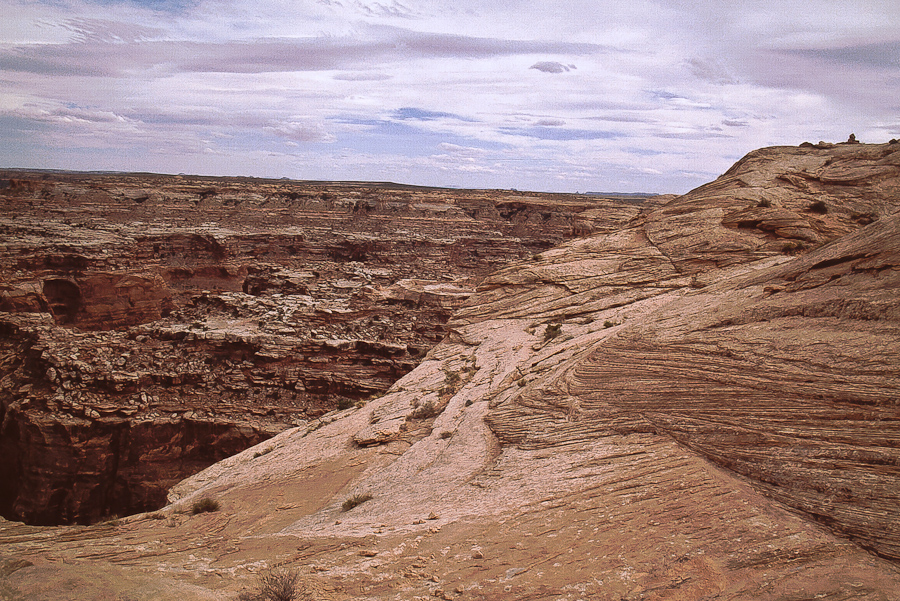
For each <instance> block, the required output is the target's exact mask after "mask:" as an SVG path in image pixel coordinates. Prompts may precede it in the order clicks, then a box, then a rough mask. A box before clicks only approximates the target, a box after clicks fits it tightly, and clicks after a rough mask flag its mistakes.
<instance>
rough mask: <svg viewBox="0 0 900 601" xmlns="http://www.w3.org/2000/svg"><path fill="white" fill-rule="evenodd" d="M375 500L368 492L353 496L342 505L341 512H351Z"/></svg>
mask: <svg viewBox="0 0 900 601" xmlns="http://www.w3.org/2000/svg"><path fill="white" fill-rule="evenodd" d="M374 498H375V497H373V496H372V495H370V494H369V493H367V492H366V493H362V494H357V495H353V496H352V497H350V498H348V499H347V500H346V501H344V503H343V504H342V505H341V511H350V510H351V509H353V508H354V507H356V506H357V505H362V504H363V503H365V502H366V501H371V500H372V499H374Z"/></svg>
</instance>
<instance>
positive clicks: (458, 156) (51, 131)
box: [0, 0, 900, 192]
mask: <svg viewBox="0 0 900 601" xmlns="http://www.w3.org/2000/svg"><path fill="white" fill-rule="evenodd" d="M851 132H854V133H855V134H856V136H857V138H859V139H860V140H862V141H864V142H886V141H887V140H889V139H891V138H900V2H897V1H896V0H869V1H865V0H841V1H816V0H778V1H774V0H773V1H752V0H750V1H744V0H740V1H738V2H721V1H719V0H716V1H705V0H697V1H688V0H627V1H623V0H615V1H608V0H567V1H566V2H558V1H556V0H532V1H530V2H527V1H518V0H491V1H481V0H456V1H454V2H446V1H443V0H403V1H402V2H395V1H392V0H382V1H381V2H370V1H368V0H95V1H88V0H44V1H34V0H31V1H29V0H0V167H36V168H60V169H77V170H124V171H154V172H162V173H182V172H183V173H195V174H211V175H254V176H262V177H290V178H297V179H338V180H378V181H396V182H402V183H411V184H423V185H439V186H458V187H467V188H517V189H521V190H546V191H570V192H575V191H582V192H584V191H625V192H631V191H645V192H686V191H687V190H689V189H691V188H693V187H695V186H697V185H700V184H702V183H704V182H706V181H709V180H711V179H714V178H715V177H716V176H718V175H719V174H721V173H722V172H723V171H724V170H726V169H727V168H728V167H729V166H730V165H731V164H732V163H733V162H734V161H735V160H737V159H738V158H740V157H741V156H743V155H744V154H745V153H747V152H748V151H750V150H753V149H754V148H758V147H761V146H769V145H777V144H787V145H796V144H799V143H800V142H803V141H807V140H808V141H811V142H817V141H819V140H828V141H843V140H846V139H847V136H848V135H849V134H850V133H851Z"/></svg>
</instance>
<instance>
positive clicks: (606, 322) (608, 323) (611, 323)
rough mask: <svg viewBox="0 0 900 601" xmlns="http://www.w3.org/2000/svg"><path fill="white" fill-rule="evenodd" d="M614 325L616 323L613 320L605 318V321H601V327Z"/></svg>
mask: <svg viewBox="0 0 900 601" xmlns="http://www.w3.org/2000/svg"><path fill="white" fill-rule="evenodd" d="M614 325H616V324H614V323H613V322H611V321H610V320H608V319H607V320H606V321H604V322H603V327H604V328H611V327H613V326H614Z"/></svg>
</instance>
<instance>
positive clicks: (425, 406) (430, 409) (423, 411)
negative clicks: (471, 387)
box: [409, 387, 452, 419]
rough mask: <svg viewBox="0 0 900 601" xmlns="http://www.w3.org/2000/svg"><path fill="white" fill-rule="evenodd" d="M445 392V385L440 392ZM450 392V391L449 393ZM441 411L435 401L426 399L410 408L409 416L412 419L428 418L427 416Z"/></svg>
mask: <svg viewBox="0 0 900 601" xmlns="http://www.w3.org/2000/svg"><path fill="white" fill-rule="evenodd" d="M445 392H446V387H445V388H442V389H441V393H442V394H443V393H445ZM450 394H452V392H451V393H450ZM440 412H441V409H440V407H438V405H437V403H435V402H434V401H428V402H425V403H422V404H421V405H419V406H417V407H416V408H415V409H413V410H412V413H410V414H409V416H410V417H411V418H412V419H428V418H429V417H434V416H436V415H437V414H439V413H440Z"/></svg>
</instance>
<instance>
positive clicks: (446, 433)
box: [441, 430, 453, 440]
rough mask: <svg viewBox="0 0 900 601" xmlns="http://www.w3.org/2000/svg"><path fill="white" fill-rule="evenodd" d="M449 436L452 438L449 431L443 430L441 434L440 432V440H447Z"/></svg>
mask: <svg viewBox="0 0 900 601" xmlns="http://www.w3.org/2000/svg"><path fill="white" fill-rule="evenodd" d="M451 436H453V432H451V431H450V430H444V431H443V432H441V438H443V439H444V440H447V439H448V438H450V437H451Z"/></svg>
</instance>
